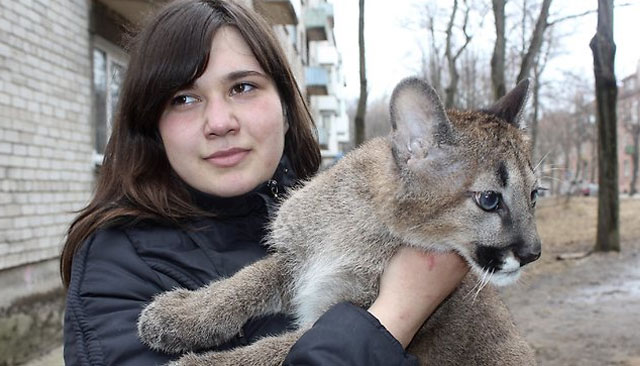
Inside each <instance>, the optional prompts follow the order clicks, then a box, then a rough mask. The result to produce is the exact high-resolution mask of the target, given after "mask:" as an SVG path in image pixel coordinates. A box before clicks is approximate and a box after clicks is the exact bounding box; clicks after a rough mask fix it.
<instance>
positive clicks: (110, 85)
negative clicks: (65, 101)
mask: <svg viewBox="0 0 640 366" xmlns="http://www.w3.org/2000/svg"><path fill="white" fill-rule="evenodd" d="M126 64H127V57H126V54H125V53H124V52H123V51H122V50H121V49H120V48H118V47H117V46H115V45H113V44H111V43H109V42H107V41H105V40H103V39H101V38H98V37H96V38H95V39H94V48H93V111H94V123H95V131H96V134H95V145H94V147H95V156H94V161H95V162H96V164H100V163H101V162H102V158H103V154H104V149H105V147H106V145H107V140H108V139H109V135H110V134H111V125H112V123H113V116H114V114H115V111H116V108H117V105H118V99H119V97H120V87H121V84H122V79H123V77H124V71H125V68H126Z"/></svg>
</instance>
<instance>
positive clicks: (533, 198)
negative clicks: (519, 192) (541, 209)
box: [531, 189, 538, 207]
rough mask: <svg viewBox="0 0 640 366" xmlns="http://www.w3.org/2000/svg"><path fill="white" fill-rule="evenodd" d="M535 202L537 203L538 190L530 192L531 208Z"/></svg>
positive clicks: (534, 205)
mask: <svg viewBox="0 0 640 366" xmlns="http://www.w3.org/2000/svg"><path fill="white" fill-rule="evenodd" d="M536 201H538V190H537V189H534V190H533V191H531V207H536Z"/></svg>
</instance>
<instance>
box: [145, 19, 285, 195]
mask: <svg viewBox="0 0 640 366" xmlns="http://www.w3.org/2000/svg"><path fill="white" fill-rule="evenodd" d="M150 92H153V91H150ZM158 128H159V130H160V135H161V137H162V141H163V143H164V147H165V150H166V152H167V157H168V159H169V163H170V164H171V167H172V168H173V169H174V170H175V171H176V173H177V174H178V175H179V176H180V178H182V179H183V180H184V181H185V182H186V183H187V184H189V185H190V186H192V187H193V188H195V189H197V190H199V191H202V192H205V193H209V194H213V195H216V196H220V197H233V196H237V195H241V194H244V193H247V192H249V191H251V190H252V189H254V188H255V187H256V186H258V185H259V184H260V183H263V182H265V181H267V180H268V179H269V178H271V176H272V175H273V173H274V172H275V170H276V167H277V166H278V163H279V161H280V158H281V157H282V152H283V150H284V135H285V133H286V131H287V128H288V125H287V123H286V121H285V119H284V116H283V111H282V104H281V102H280V97H279V95H278V91H277V89H276V86H275V84H274V82H273V80H272V79H271V77H270V76H268V75H267V74H266V73H265V72H264V70H262V67H260V64H259V63H258V61H257V60H256V58H255V56H254V55H253V53H252V52H251V49H250V48H249V46H248V45H247V43H246V42H245V41H244V39H243V38H242V36H241V35H240V33H239V32H238V31H237V30H236V29H235V28H233V27H223V28H221V29H219V30H218V31H217V32H216V33H215V35H214V37H213V40H212V43H211V55H210V57H209V62H208V64H207V67H206V69H205V72H204V73H203V74H202V76H200V77H199V78H198V79H196V81H195V82H194V84H193V86H192V87H190V88H188V89H185V90H181V91H180V92H178V93H177V94H176V95H175V96H174V97H173V98H172V100H171V101H170V102H169V104H168V105H167V106H166V107H165V110H164V112H163V114H162V116H161V118H160V122H159V126H158Z"/></svg>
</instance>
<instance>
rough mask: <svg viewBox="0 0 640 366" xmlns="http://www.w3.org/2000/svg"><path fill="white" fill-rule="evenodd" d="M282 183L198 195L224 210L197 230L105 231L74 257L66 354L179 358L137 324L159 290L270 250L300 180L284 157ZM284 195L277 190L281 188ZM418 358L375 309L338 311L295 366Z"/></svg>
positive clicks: (197, 283) (127, 362)
mask: <svg viewBox="0 0 640 366" xmlns="http://www.w3.org/2000/svg"><path fill="white" fill-rule="evenodd" d="M274 178H275V179H274V181H271V182H268V183H265V184H263V185H261V186H260V187H258V188H257V189H256V190H254V191H252V192H250V193H248V194H246V195H245V196H243V197H241V198H237V197H236V198H234V199H231V200H229V199H220V198H214V197H211V196H207V195H204V194H202V193H194V195H195V198H196V202H197V203H198V204H199V205H200V207H202V208H205V209H211V210H215V209H220V208H222V209H223V210H224V211H222V212H223V213H224V216H223V217H219V218H216V219H202V220H198V221H197V222H194V223H192V225H191V226H190V227H194V228H197V229H195V230H187V229H184V228H182V229H181V228H176V227H169V226H163V225H161V224H137V225H135V226H134V227H115V228H108V229H103V230H99V231H98V232H96V233H95V234H94V235H93V236H91V237H90V238H89V239H88V240H87V241H86V242H85V243H84V244H83V246H82V247H81V248H80V249H79V250H78V252H77V253H76V255H75V256H74V261H73V266H72V273H71V282H70V285H69V289H68V292H67V307H66V313H65V324H64V359H65V364H66V365H67V366H74V365H92V366H98V365H117V366H146V365H159V364H164V363H166V362H168V361H169V360H171V359H175V358H177V357H178V356H176V355H167V354H163V353H159V352H155V351H152V350H150V349H149V348H147V347H146V346H144V345H143V344H142V343H140V341H139V340H138V337H137V329H136V321H137V318H138V315H139V314H140V311H141V310H142V308H143V307H144V306H145V305H146V304H148V303H149V302H150V301H151V299H152V298H153V296H155V295H157V294H159V293H161V292H164V291H169V290H172V289H175V288H177V287H182V288H188V289H197V288H199V287H201V286H204V285H206V284H207V283H209V282H211V281H212V280H216V279H219V278H222V277H228V276H230V275H233V274H234V273H235V272H237V271H238V270H239V269H241V268H242V267H244V266H246V265H248V264H250V263H253V262H254V261H256V260H259V259H260V258H262V257H264V256H265V255H266V254H267V251H266V248H265V247H264V246H263V245H261V244H260V242H261V239H262V238H263V237H264V233H265V232H264V230H265V229H264V227H265V224H266V222H267V219H268V216H269V214H270V211H272V205H273V204H274V199H273V197H274V193H278V191H282V190H283V189H284V188H285V187H286V186H288V185H290V184H291V183H292V176H291V174H290V172H289V170H288V169H286V164H285V163H281V164H280V166H279V168H278V170H277V172H276V176H275V177H274ZM275 195H277V194H275ZM289 328H291V322H290V321H289V319H287V318H286V317H285V316H282V315H278V316H269V317H264V318H259V319H252V320H250V321H249V322H247V324H245V326H244V327H243V332H242V334H241V335H238V336H236V337H235V338H234V339H232V340H230V341H229V342H228V343H226V344H224V345H222V346H220V347H218V348H217V349H228V348H232V347H237V346H242V345H246V344H249V343H251V342H253V341H255V340H256V339H258V338H260V337H264V336H266V335H271V334H278V333H281V332H284V331H286V330H287V329H289ZM416 364H417V362H416V359H415V357H413V356H410V355H408V354H407V353H405V352H404V350H403V349H402V347H401V346H400V344H399V343H398V342H397V341H396V340H395V339H394V338H393V337H392V336H391V334H389V333H388V332H387V331H386V330H385V329H384V328H383V327H382V326H381V325H380V323H379V322H378V321H377V320H376V319H375V318H374V317H373V316H371V315H370V314H369V313H368V312H367V311H365V310H363V309H360V308H357V307H355V306H353V305H350V304H338V305H336V306H334V307H333V308H331V309H330V310H329V311H328V312H327V313H326V314H325V315H324V316H322V317H321V318H320V319H319V320H318V322H317V323H316V324H315V325H314V326H313V327H312V328H311V329H310V330H309V331H308V332H307V333H305V335H304V336H303V337H302V338H301V339H300V340H299V341H298V343H296V345H294V347H293V348H292V350H291V351H290V353H289V356H288V358H287V361H286V362H285V365H381V366H382V365H385V366H387V365H416Z"/></svg>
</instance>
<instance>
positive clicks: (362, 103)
mask: <svg viewBox="0 0 640 366" xmlns="http://www.w3.org/2000/svg"><path fill="white" fill-rule="evenodd" d="M359 1H360V15H359V18H358V45H359V48H360V99H358V110H357V112H356V118H355V129H356V136H355V146H358V145H360V144H362V143H363V142H364V139H365V136H364V133H365V128H364V123H365V114H366V113H367V71H366V62H365V53H364V0H359Z"/></svg>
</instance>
